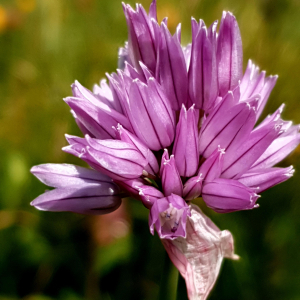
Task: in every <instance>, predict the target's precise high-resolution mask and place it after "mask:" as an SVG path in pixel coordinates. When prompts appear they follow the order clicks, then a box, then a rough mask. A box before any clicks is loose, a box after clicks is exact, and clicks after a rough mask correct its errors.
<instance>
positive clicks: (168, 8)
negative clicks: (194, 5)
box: [157, 4, 180, 35]
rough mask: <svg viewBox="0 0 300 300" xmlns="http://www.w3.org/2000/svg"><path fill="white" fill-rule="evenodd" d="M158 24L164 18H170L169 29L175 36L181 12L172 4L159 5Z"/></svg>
mask: <svg viewBox="0 0 300 300" xmlns="http://www.w3.org/2000/svg"><path fill="white" fill-rule="evenodd" d="M157 17H158V23H160V22H161V20H162V19H163V18H164V17H168V28H169V30H170V32H171V34H172V35H173V34H174V32H175V30H176V27H177V25H178V23H179V22H180V11H179V9H178V8H177V7H175V6H174V5H172V4H164V5H159V6H158V10H157Z"/></svg>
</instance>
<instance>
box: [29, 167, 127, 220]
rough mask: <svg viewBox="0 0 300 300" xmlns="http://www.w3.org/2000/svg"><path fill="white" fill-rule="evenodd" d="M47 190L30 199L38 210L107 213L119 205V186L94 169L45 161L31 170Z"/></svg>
mask: <svg viewBox="0 0 300 300" xmlns="http://www.w3.org/2000/svg"><path fill="white" fill-rule="evenodd" d="M31 173H33V174H34V175H35V176H36V177H37V178H38V179H39V180H40V181H42V182H43V183H44V184H46V185H48V186H51V187H55V188H56V189H54V190H51V191H46V192H45V193H44V194H42V195H40V196H39V197H37V198H36V199H35V200H34V201H32V202H31V205H33V206H35V207H36V208H37V209H39V210H50V211H71V212H75V213H80V214H107V213H110V212H112V211H114V210H116V209H117V208H118V207H119V206H120V205H121V197H120V189H119V187H118V186H117V185H116V184H115V183H113V181H112V179H111V178H109V177H107V176H105V175H103V174H101V173H99V172H96V171H94V170H89V169H86V168H82V167H79V166H74V165H67V164H45V165H39V166H35V167H33V168H32V169H31Z"/></svg>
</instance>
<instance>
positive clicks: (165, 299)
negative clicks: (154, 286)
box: [158, 252, 178, 300]
mask: <svg viewBox="0 0 300 300" xmlns="http://www.w3.org/2000/svg"><path fill="white" fill-rule="evenodd" d="M177 281H178V271H177V269H176V267H175V266H174V265H173V263H172V262H171V260H170V258H169V256H168V254H167V252H165V261H164V268H163V272H162V277H161V281H160V289H159V298H158V299H159V300H176V294H177Z"/></svg>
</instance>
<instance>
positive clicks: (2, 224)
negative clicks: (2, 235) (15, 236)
mask: <svg viewBox="0 0 300 300" xmlns="http://www.w3.org/2000/svg"><path fill="white" fill-rule="evenodd" d="M14 222H15V215H14V214H13V213H12V212H11V211H4V210H2V211H0V230H1V229H5V228H7V227H9V226H11V225H12V224H13V223H14Z"/></svg>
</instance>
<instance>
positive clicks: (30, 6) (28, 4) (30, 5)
mask: <svg viewBox="0 0 300 300" xmlns="http://www.w3.org/2000/svg"><path fill="white" fill-rule="evenodd" d="M17 7H18V8H19V10H21V11H22V12H25V13H30V12H32V11H33V10H34V9H35V7H36V1H35V0H17Z"/></svg>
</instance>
